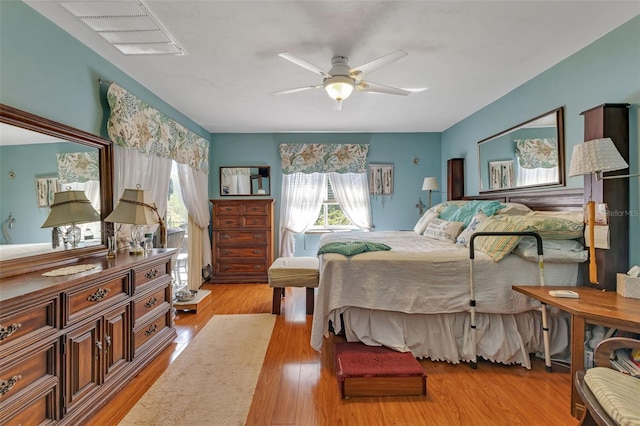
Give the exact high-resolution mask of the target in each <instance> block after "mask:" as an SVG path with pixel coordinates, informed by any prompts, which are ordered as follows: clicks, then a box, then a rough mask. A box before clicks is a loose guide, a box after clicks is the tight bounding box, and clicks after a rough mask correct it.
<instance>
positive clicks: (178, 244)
mask: <svg viewBox="0 0 640 426" xmlns="http://www.w3.org/2000/svg"><path fill="white" fill-rule="evenodd" d="M184 234H185V230H184V229H180V228H171V229H169V230H168V231H167V248H175V249H176V252H175V254H174V255H173V256H172V257H171V264H172V265H173V278H174V282H175V280H177V281H178V284H179V286H178V287H182V279H181V278H180V274H179V273H177V266H178V256H179V255H180V251H181V250H182V244H183V243H184Z"/></svg>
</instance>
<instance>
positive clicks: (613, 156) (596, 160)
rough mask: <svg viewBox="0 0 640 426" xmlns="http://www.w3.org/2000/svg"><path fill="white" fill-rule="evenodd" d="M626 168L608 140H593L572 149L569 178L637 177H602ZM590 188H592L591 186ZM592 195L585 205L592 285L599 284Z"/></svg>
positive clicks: (607, 177)
mask: <svg viewBox="0 0 640 426" xmlns="http://www.w3.org/2000/svg"><path fill="white" fill-rule="evenodd" d="M627 167H629V165H628V164H627V162H626V161H625V160H624V158H622V155H620V153H619V152H618V150H617V149H616V146H615V145H614V143H613V141H612V140H611V139H610V138H601V139H593V140H590V141H586V142H585V143H581V144H577V145H575V146H574V147H573V153H572V155H571V166H570V167H569V176H579V175H591V179H592V181H593V178H594V176H595V179H596V180H600V179H617V178H625V177H630V176H638V175H623V176H618V175H616V176H606V177H605V176H602V173H604V172H611V171H615V170H622V169H626V168H627ZM591 188H593V184H592V185H591ZM592 195H593V189H592V193H591V194H589V202H588V203H587V213H588V220H587V223H588V226H589V281H590V282H591V283H592V284H599V283H598V273H597V272H598V270H597V265H596V255H595V216H596V203H595V202H594V201H593V199H592Z"/></svg>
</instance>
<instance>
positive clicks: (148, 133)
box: [107, 83, 209, 173]
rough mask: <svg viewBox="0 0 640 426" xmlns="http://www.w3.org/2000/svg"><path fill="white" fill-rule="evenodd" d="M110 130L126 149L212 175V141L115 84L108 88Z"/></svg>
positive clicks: (111, 136)
mask: <svg viewBox="0 0 640 426" xmlns="http://www.w3.org/2000/svg"><path fill="white" fill-rule="evenodd" d="M107 101H108V102H109V107H110V108H111V114H110V116H109V121H108V122H107V131H108V132H109V137H110V138H111V140H113V141H114V142H115V143H117V144H118V145H120V146H122V147H124V148H135V149H137V150H138V151H140V152H141V153H143V154H145V155H155V156H158V157H162V158H170V159H172V160H175V161H177V162H178V163H180V164H187V165H188V166H190V167H191V168H193V169H196V170H199V171H201V172H204V173H209V142H208V141H207V140H206V139H204V138H202V137H200V136H198V135H197V134H195V133H193V132H192V131H191V130H189V129H187V128H186V127H184V126H182V125H180V124H178V123H176V122H175V121H174V120H172V119H171V118H169V117H167V116H166V115H164V114H163V113H161V112H160V111H158V110H156V109H155V108H153V107H152V106H150V105H149V104H147V103H145V102H144V101H142V100H140V99H138V98H137V97H135V96H134V95H132V94H131V93H129V92H127V91H126V90H125V89H123V88H122V87H120V86H118V85H117V84H115V83H111V84H110V85H109V89H108V90H107Z"/></svg>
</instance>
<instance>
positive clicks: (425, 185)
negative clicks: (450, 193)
mask: <svg viewBox="0 0 640 426" xmlns="http://www.w3.org/2000/svg"><path fill="white" fill-rule="evenodd" d="M438 189H439V187H438V179H437V178H435V177H426V178H424V180H423V181H422V190H423V191H437V190H438Z"/></svg>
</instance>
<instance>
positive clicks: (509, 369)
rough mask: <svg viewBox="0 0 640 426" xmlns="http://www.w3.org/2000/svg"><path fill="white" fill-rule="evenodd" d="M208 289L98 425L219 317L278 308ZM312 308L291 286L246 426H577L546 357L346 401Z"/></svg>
mask: <svg viewBox="0 0 640 426" xmlns="http://www.w3.org/2000/svg"><path fill="white" fill-rule="evenodd" d="M203 288H206V289H209V290H211V291H212V293H211V296H210V299H209V302H208V304H207V305H206V306H204V307H199V308H198V312H197V313H193V312H180V311H179V312H178V313H177V315H176V318H175V323H176V328H177V331H178V337H177V339H176V341H175V343H174V344H173V345H171V346H170V347H169V348H167V349H166V350H165V351H164V352H163V353H162V354H161V355H160V356H159V357H158V358H157V359H156V360H154V361H153V362H152V363H151V364H150V365H149V366H148V367H146V368H145V369H144V370H143V371H142V372H141V373H140V374H138V376H136V377H135V378H134V379H133V380H132V381H131V382H130V383H129V384H127V386H126V387H125V388H124V390H123V391H122V392H120V393H119V394H118V395H117V397H116V398H115V399H113V400H112V401H110V402H109V404H108V405H106V406H105V407H104V408H103V409H102V410H100V411H99V412H98V413H97V415H96V416H95V417H94V418H93V419H92V420H91V424H95V425H115V424H117V423H118V422H119V421H120V420H121V419H122V418H124V416H125V415H126V413H127V412H128V411H129V410H130V409H131V407H133V406H134V405H135V403H136V401H137V400H138V399H140V397H141V396H142V395H143V394H144V392H145V391H146V389H148V388H149V386H151V385H152V384H153V382H154V381H155V380H156V379H157V378H158V377H160V375H161V374H162V373H163V371H164V370H165V369H166V368H167V367H168V366H169V365H170V363H171V362H172V361H173V360H174V359H175V358H176V357H177V356H179V354H180V352H182V350H184V348H185V347H186V346H187V345H188V344H189V342H190V341H191V340H192V339H193V338H194V336H195V335H196V334H197V333H198V331H199V330H200V329H201V328H202V327H203V326H204V325H205V324H206V323H207V321H208V320H209V319H210V318H211V317H212V316H213V315H216V314H245V313H269V312H271V295H272V292H271V288H270V287H269V286H268V285H267V284H216V285H209V284H205V285H203ZM304 311H305V297H304V289H298V288H288V289H286V293H285V300H284V301H283V309H282V312H283V313H282V315H280V316H278V318H277V319H276V324H275V328H274V331H273V334H272V336H271V342H270V344H269V348H268V350H267V354H266V357H265V360H264V364H263V367H262V372H261V373H260V377H259V379H258V384H257V387H256V390H255V394H254V397H253V401H252V404H251V409H250V411H249V415H248V418H247V423H246V424H247V425H261V426H262V425H264V426H267V425H274V426H275V425H279V426H281V425H301V426H314V425H332V426H333V425H367V426H375V425H384V426H386V425H437V426H440V425H510V426H512V425H554V426H558V425H571V426H574V425H577V424H578V420H577V419H574V418H573V417H571V414H570V409H569V400H570V392H571V390H570V389H571V388H570V386H571V378H570V374H569V371H568V369H564V368H561V367H558V366H555V365H554V371H553V373H547V372H545V371H544V363H543V362H542V361H540V360H537V359H536V360H533V368H532V369H531V370H527V369H525V368H523V367H520V366H505V365H498V364H492V363H489V362H480V363H479V364H478V369H477V370H472V369H471V368H470V367H469V366H468V365H465V364H458V365H453V364H448V363H445V362H432V361H429V360H422V361H420V364H421V365H422V366H423V367H424V369H425V372H426V373H427V376H428V378H427V396H425V397H420V396H415V397H375V398H374V397H366V398H351V399H340V396H339V393H338V385H337V382H336V378H335V370H334V368H333V358H332V357H333V350H332V347H333V343H334V342H335V341H337V340H340V338H338V337H331V338H329V339H326V340H325V344H324V347H323V350H322V352H320V353H318V352H316V351H314V350H313V349H312V348H311V347H310V346H309V338H310V333H311V317H310V316H309V317H308V316H306V315H305V312H304ZM176 386H189V384H188V383H176ZM167 403H171V395H167ZM215 419H216V415H215V413H211V416H210V417H209V418H206V419H202V423H201V425H214V426H215V425H216V420H215ZM176 426H177V425H176ZM189 426H196V425H189ZM197 426H200V425H197Z"/></svg>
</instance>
